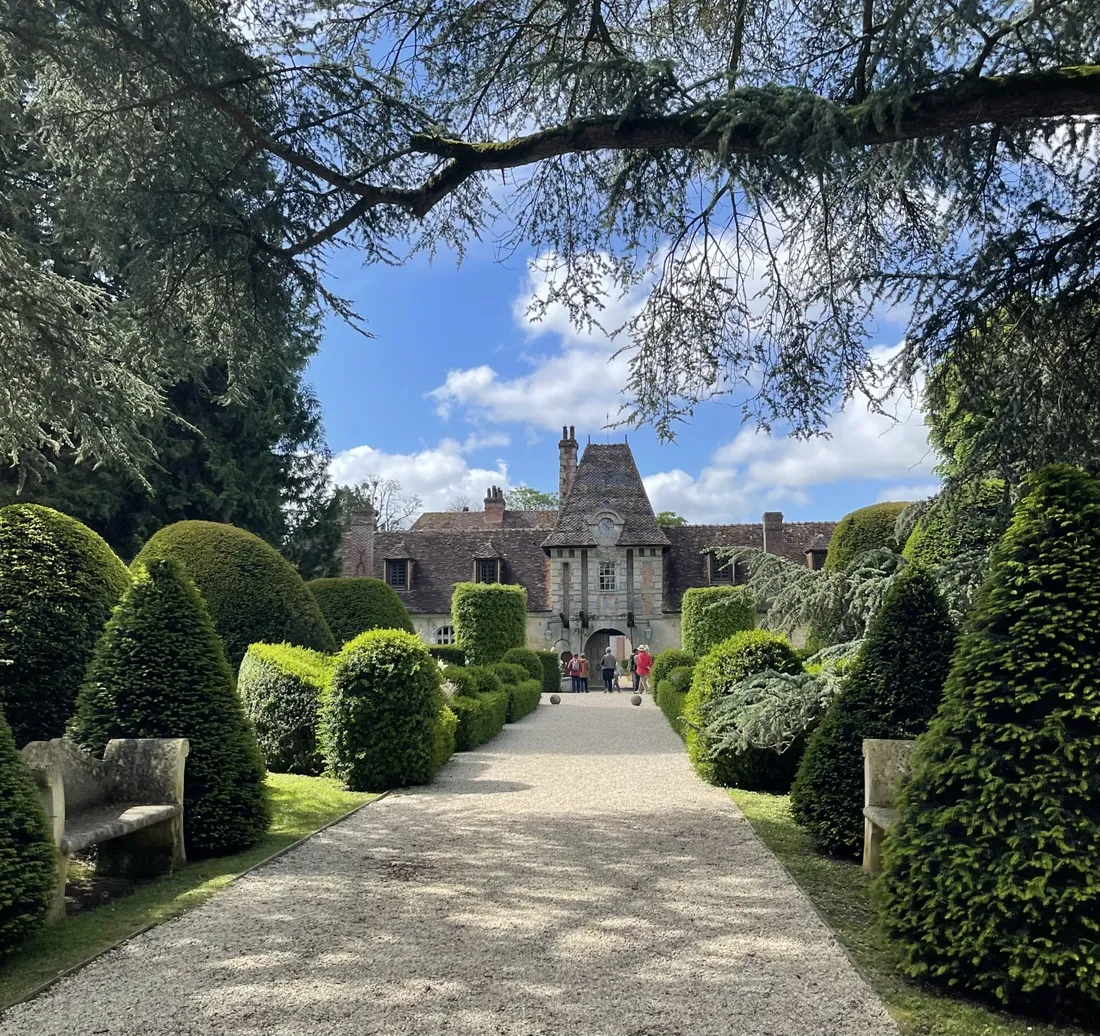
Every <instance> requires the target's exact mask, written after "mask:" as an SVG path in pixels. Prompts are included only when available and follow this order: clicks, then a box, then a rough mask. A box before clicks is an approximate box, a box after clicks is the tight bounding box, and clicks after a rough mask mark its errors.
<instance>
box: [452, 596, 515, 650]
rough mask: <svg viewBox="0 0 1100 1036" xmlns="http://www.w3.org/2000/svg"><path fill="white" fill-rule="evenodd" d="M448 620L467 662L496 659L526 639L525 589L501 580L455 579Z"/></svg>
mask: <svg viewBox="0 0 1100 1036" xmlns="http://www.w3.org/2000/svg"><path fill="white" fill-rule="evenodd" d="M451 623H452V625H453V626H454V631H455V643H456V644H457V645H458V646H459V647H460V648H462V650H463V651H465V652H466V661H467V663H468V664H469V665H487V664H488V663H489V662H499V661H500V660H501V659H502V658H503V657H504V655H505V652H507V651H508V649H509V648H514V647H523V646H524V643H525V641H526V639H527V591H526V590H525V589H524V588H523V587H522V586H505V585H503V584H501V583H455V588H454V594H453V595H452V597H451Z"/></svg>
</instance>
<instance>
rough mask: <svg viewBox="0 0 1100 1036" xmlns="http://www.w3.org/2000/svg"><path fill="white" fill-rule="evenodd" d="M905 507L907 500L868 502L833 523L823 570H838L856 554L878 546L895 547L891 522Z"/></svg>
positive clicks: (849, 562)
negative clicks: (868, 504)
mask: <svg viewBox="0 0 1100 1036" xmlns="http://www.w3.org/2000/svg"><path fill="white" fill-rule="evenodd" d="M908 506H909V505H908V504H907V503H897V502H890V503H882V504H871V506H870V507H861V508H860V509H859V510H858V511H852V513H851V514H846V515H845V516H844V517H843V518H841V519H840V521H839V522H837V524H836V528H834V529H833V535H832V537H831V538H830V540H829V550H828V552H827V553H826V554H825V568H826V570H828V571H830V572H831V571H833V570H834V569H836V570H841V571H842V570H844V569H845V568H847V567H848V565H849V564H851V562H852V561H854V560H855V559H856V558H858V557H859V556H860V554H864V553H866V552H867V551H869V550H877V549H878V548H879V547H896V546H897V544H896V543H895V541H894V525H895V524H896V523H897V520H898V515H899V514H901V512H902V511H904V510H905V508H906V507H908Z"/></svg>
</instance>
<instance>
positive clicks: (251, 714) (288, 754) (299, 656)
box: [237, 644, 335, 776]
mask: <svg viewBox="0 0 1100 1036" xmlns="http://www.w3.org/2000/svg"><path fill="white" fill-rule="evenodd" d="M334 664H335V663H334V660H333V658H332V656H331V655H322V654H321V653H320V652H319V651H311V650H310V649H309V648H301V647H295V646H294V645H293V644H253V645H252V646H251V647H249V649H248V651H247V652H246V653H245V656H244V661H243V662H241V671H240V675H239V676H238V678H237V690H238V691H239V692H240V696H241V701H242V702H244V708H245V713H246V714H247V716H248V718H249V719H250V720H251V721H252V725H253V727H254V728H255V730H256V740H257V741H258V742H259V745H260V751H261V752H263V754H264V759H265V760H266V761H267V768H268V769H269V770H274V771H275V772H276V773H304V774H308V775H310V776H316V775H317V774H319V773H321V771H322V770H323V769H324V768H325V763H324V759H323V757H322V756H321V749H320V747H319V746H318V744H317V725H318V721H319V718H320V711H321V695H322V694H323V693H324V690H325V687H326V686H327V685H328V682H329V680H330V679H331V678H332V669H333V665H334Z"/></svg>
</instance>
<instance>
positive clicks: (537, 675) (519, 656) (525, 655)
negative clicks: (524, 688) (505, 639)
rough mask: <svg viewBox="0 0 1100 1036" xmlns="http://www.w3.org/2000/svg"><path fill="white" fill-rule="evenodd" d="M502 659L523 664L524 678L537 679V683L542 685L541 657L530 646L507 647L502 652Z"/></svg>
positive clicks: (514, 663) (515, 663)
mask: <svg viewBox="0 0 1100 1036" xmlns="http://www.w3.org/2000/svg"><path fill="white" fill-rule="evenodd" d="M503 661H505V662H511V663H512V664H513V665H521V666H523V668H524V669H525V670H527V674H526V679H529V680H538V682H539V685H540V686H541V685H542V676H543V672H542V659H540V658H539V656H538V655H536V654H535V652H534V651H532V650H531V649H530V648H523V647H518V648H509V649H508V650H507V651H505V652H504V658H503Z"/></svg>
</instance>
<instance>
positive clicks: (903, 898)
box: [878, 465, 1100, 1019]
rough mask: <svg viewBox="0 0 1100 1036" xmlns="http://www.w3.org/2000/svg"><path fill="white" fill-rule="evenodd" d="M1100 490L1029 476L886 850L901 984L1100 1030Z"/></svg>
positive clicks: (1083, 482) (1072, 474)
mask: <svg viewBox="0 0 1100 1036" xmlns="http://www.w3.org/2000/svg"><path fill="white" fill-rule="evenodd" d="M1098 847H1100V485H1098V484H1097V482H1096V481H1095V480H1094V479H1092V478H1090V477H1089V476H1088V475H1086V474H1085V473H1084V472H1082V471H1080V470H1078V469H1076V468H1072V467H1070V466H1068V465H1053V466H1051V467H1048V468H1045V469H1043V470H1041V471H1040V472H1038V473H1036V474H1034V475H1032V476H1031V477H1029V479H1028V492H1027V495H1026V496H1025V497H1024V498H1023V500H1022V501H1021V502H1020V503H1019V505H1018V506H1017V508H1016V510H1015V512H1014V515H1013V518H1012V523H1011V525H1010V526H1009V529H1008V532H1007V533H1006V534H1005V537H1004V539H1003V540H1002V541H1001V542H1000V544H999V545H998V546H997V548H996V549H995V550H994V553H993V558H992V560H991V562H990V565H989V570H988V571H987V573H986V576H985V579H984V581H983V583H982V586H981V589H980V590H979V592H978V596H977V600H976V603H975V608H974V611H973V613H972V614H971V616H970V617H969V619H968V621H967V626H966V629H965V631H964V633H963V635H962V637H961V639H960V641H959V645H958V647H957V649H956V652H955V656H954V658H953V660H952V664H951V671H950V674H949V675H948V678H947V683H946V685H945V688H944V700H943V703H942V705H941V706H940V709H939V711H938V712H937V714H936V716H935V718H934V719H933V720H932V722H931V724H930V725H929V728H928V730H927V731H926V732H925V733H924V734H922V735H921V736H920V737H919V738H918V739H917V749H916V752H915V753H914V756H913V766H912V775H911V777H910V779H909V781H908V783H907V784H906V785H905V787H904V788H903V789H902V793H901V796H900V800H899V803H898V815H897V819H896V822H895V826H894V827H893V828H892V829H891V831H890V833H889V835H888V836H887V838H886V840H885V844H884V852H883V867H884V872H883V876H882V878H881V881H880V882H879V888H878V892H879V898H880V904H881V909H882V920H883V923H884V925H885V928H886V931H887V932H888V934H889V935H890V936H891V937H892V938H893V939H894V940H896V941H897V943H899V944H900V947H901V949H902V951H903V954H904V967H905V970H906V971H908V973H909V974H910V975H914V976H919V977H922V978H928V979H933V980H936V981H939V982H943V983H946V984H947V985H949V986H955V987H962V988H965V989H967V990H970V991H972V992H974V993H978V994H980V995H983V996H987V997H991V998H995V999H997V1000H999V1001H1001V1002H1003V1003H1005V1004H1008V1005H1010V1006H1012V1007H1021V1008H1028V1009H1036V1010H1052V1009H1065V1010H1068V1011H1073V1012H1076V1013H1078V1014H1079V1015H1081V1016H1082V1017H1087V1018H1091V1019H1095V1018H1096V1017H1098V1016H1100V959H1098V955H1097V947H1098V946H1100V852H1098Z"/></svg>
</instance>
